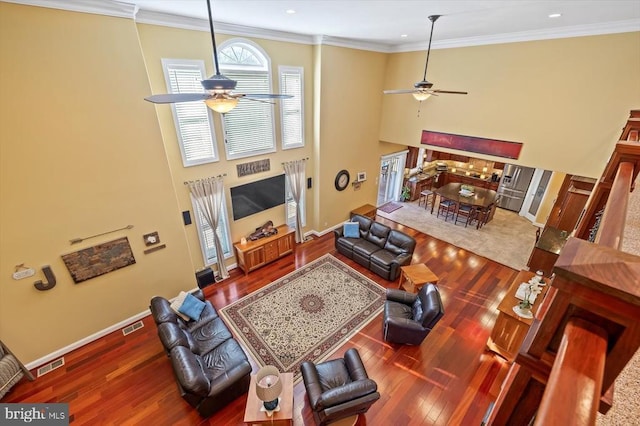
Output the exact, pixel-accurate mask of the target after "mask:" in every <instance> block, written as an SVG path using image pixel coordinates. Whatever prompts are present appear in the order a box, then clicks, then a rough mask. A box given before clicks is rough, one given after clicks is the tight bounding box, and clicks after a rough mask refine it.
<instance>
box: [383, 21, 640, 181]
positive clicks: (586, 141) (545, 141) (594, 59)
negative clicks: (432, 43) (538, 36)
mask: <svg viewBox="0 0 640 426" xmlns="http://www.w3.org/2000/svg"><path fill="white" fill-rule="evenodd" d="M639 52H640V32H635V33H626V34H614V35H603V36H593V37H577V38H569V39H560V40H546V41H535V42H526V43H511V44H499V45H490V46H477V47H466V48H457V49H443V50H432V52H431V58H430V59H429V71H428V75H427V79H428V80H429V81H431V82H433V83H434V88H439V89H445V90H462V91H468V92H469V94H468V95H441V96H438V97H437V98H436V97H431V98H430V99H428V100H426V101H425V102H423V103H422V106H421V112H420V116H419V117H417V116H416V111H417V109H418V102H416V101H415V100H414V99H413V98H412V97H411V96H410V95H385V96H384V102H383V110H382V111H383V113H382V119H381V125H380V139H381V140H385V141H389V142H395V143H401V144H409V145H414V146H418V145H419V143H420V142H419V141H420V134H421V131H422V130H423V129H424V130H435V131H441V132H449V133H456V134H462V135H472V136H480V137H486V138H494V139H502V140H509V141H517V142H524V147H523V149H522V153H521V156H520V159H519V160H518V161H514V163H517V164H522V165H526V166H532V167H537V168H542V169H547V170H554V171H563V172H568V173H571V174H577V175H580V176H588V177H597V176H599V175H600V173H601V172H602V170H603V168H604V165H605V163H606V161H607V159H608V157H609V155H610V154H611V151H612V149H613V145H614V143H615V141H616V139H617V138H618V137H619V136H620V129H621V127H622V126H623V125H624V123H625V122H626V119H627V117H628V115H629V110H631V109H634V108H638V107H640V78H638V76H639V75H640V53H639ZM424 60H425V55H424V53H423V52H412V53H398V54H392V55H390V57H389V67H388V72H387V74H386V75H385V82H384V88H385V89H401V88H410V87H412V85H413V83H414V82H416V81H419V80H421V77H422V70H423V69H424V68H423V67H424ZM445 151H446V150H445ZM479 157H481V158H485V157H482V156H479ZM486 158H488V159H494V160H497V158H495V157H493V158H492V157H486Z"/></svg>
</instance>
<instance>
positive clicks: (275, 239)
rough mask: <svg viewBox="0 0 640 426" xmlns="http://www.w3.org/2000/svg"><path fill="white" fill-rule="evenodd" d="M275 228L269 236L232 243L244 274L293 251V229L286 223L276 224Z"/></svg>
mask: <svg viewBox="0 0 640 426" xmlns="http://www.w3.org/2000/svg"><path fill="white" fill-rule="evenodd" d="M277 229H278V233H277V234H275V235H272V236H270V237H266V238H260V239H259V240H256V241H247V242H246V243H245V244H242V243H236V244H234V245H233V246H234V248H235V251H236V260H237V262H238V266H239V267H240V269H242V270H243V271H244V273H245V275H247V274H249V272H251V271H253V270H254V269H258V268H260V267H262V266H264V265H266V264H267V263H269V262H272V261H274V260H276V259H279V258H281V257H282V256H286V255H287V254H289V253H293V249H294V247H295V241H294V236H295V229H293V228H291V227H289V226H287V225H282V226H278V228H277Z"/></svg>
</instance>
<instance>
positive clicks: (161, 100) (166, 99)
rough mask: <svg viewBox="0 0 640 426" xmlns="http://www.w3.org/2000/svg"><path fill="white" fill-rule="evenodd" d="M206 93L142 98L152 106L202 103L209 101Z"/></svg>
mask: <svg viewBox="0 0 640 426" xmlns="http://www.w3.org/2000/svg"><path fill="white" fill-rule="evenodd" d="M209 98H210V95H209V94H208V93H167V94H162V95H151V96H147V97H146V98H144V99H145V100H146V101H149V102H153V103H154V104H175V103H179V102H193V101H203V100H205V99H209Z"/></svg>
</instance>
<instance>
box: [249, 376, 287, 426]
mask: <svg viewBox="0 0 640 426" xmlns="http://www.w3.org/2000/svg"><path fill="white" fill-rule="evenodd" d="M280 380H282V395H280V411H275V412H273V414H272V415H271V417H269V416H267V413H266V412H264V411H260V407H262V401H260V400H259V399H258V396H257V395H256V376H255V374H253V375H251V383H250V384H249V393H248V395H247V407H246V409H245V410H244V422H245V423H248V424H250V425H253V424H262V423H268V424H274V425H292V424H293V373H280Z"/></svg>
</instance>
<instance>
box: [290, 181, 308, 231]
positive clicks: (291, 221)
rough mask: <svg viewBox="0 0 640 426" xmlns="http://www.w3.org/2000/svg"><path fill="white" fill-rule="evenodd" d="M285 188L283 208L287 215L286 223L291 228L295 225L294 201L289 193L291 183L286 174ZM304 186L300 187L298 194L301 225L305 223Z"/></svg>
mask: <svg viewBox="0 0 640 426" xmlns="http://www.w3.org/2000/svg"><path fill="white" fill-rule="evenodd" d="M285 177H286V188H285V190H286V191H287V193H286V195H285V197H286V198H285V203H284V208H285V209H286V211H285V213H286V215H287V225H289V226H290V227H292V228H295V227H296V202H295V201H294V200H293V195H291V185H290V182H289V177H288V176H286V175H285ZM305 191H306V189H305V187H304V186H303V187H302V194H301V195H300V211H301V215H302V225H306V224H307V211H306V206H305V202H304V200H305V196H306V195H305Z"/></svg>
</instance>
